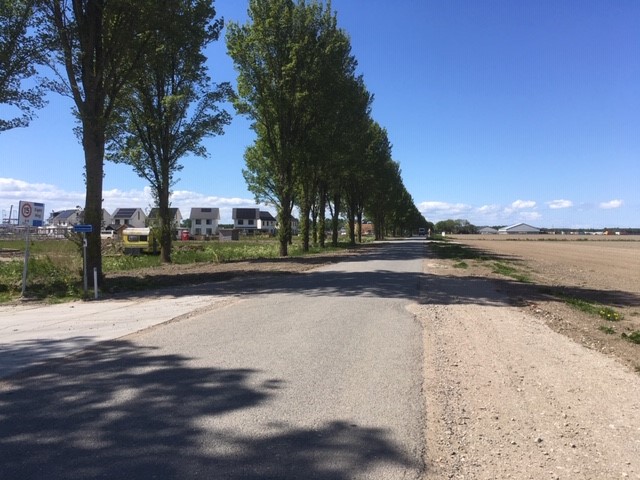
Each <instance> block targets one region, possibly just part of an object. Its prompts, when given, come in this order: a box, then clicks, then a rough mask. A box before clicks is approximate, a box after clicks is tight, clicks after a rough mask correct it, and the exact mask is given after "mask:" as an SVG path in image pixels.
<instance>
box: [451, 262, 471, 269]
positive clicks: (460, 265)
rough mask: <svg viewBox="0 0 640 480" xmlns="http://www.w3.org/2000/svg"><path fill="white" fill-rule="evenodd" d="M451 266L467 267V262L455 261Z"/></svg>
mask: <svg viewBox="0 0 640 480" xmlns="http://www.w3.org/2000/svg"><path fill="white" fill-rule="evenodd" d="M453 268H469V264H468V263H467V262H465V261H461V262H456V263H454V264H453Z"/></svg>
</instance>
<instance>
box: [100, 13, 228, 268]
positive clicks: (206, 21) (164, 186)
mask: <svg viewBox="0 0 640 480" xmlns="http://www.w3.org/2000/svg"><path fill="white" fill-rule="evenodd" d="M156 8H157V9H158V10H157V12H156V13H155V14H154V15H151V17H150V18H149V20H148V21H149V30H150V33H149V35H148V37H147V48H146V49H145V53H144V56H143V61H142V62H141V65H140V68H138V69H137V70H136V73H135V77H134V78H133V80H132V81H131V82H130V85H128V87H127V89H126V90H125V93H126V95H125V98H124V99H123V101H122V102H121V107H122V108H120V109H119V110H118V113H119V114H120V115H119V118H118V125H117V131H116V133H115V136H114V140H113V141H112V142H110V144H109V152H108V156H107V157H108V158H109V159H110V160H113V161H115V162H119V163H126V164H129V165H131V166H132V167H133V169H134V171H135V172H136V173H137V174H138V175H139V176H140V177H142V178H144V179H146V180H147V181H148V182H149V184H150V185H151V189H152V191H153V194H154V198H155V201H156V206H157V207H158V212H159V220H160V225H159V226H158V227H159V228H158V230H159V233H160V235H159V237H160V238H159V240H160V248H161V250H160V251H161V255H162V260H163V262H170V261H171V245H172V236H173V235H172V234H173V232H172V218H171V214H170V195H171V188H172V187H173V185H174V183H175V181H176V180H175V174H176V173H177V172H179V171H180V170H182V168H183V166H182V164H181V163H180V160H181V159H182V158H183V157H184V156H185V155H187V154H193V155H198V156H206V154H207V152H206V150H205V148H204V146H202V144H201V141H202V139H203V138H204V137H206V136H210V135H215V134H222V133H223V132H222V127H223V126H224V125H226V124H228V123H229V122H230V121H231V117H230V115H229V114H228V113H227V112H226V111H224V110H221V109H219V107H218V103H219V102H220V101H222V100H225V99H226V98H228V97H229V96H230V92H231V88H230V86H229V84H227V83H223V84H221V85H212V84H211V81H210V78H209V76H208V72H207V68H206V66H205V62H206V57H205V55H204V53H203V50H204V49H205V48H206V46H207V45H208V44H209V43H211V42H213V41H215V40H217V39H218V37H219V35H220V30H221V29H222V26H223V22H222V20H221V19H218V20H215V15H216V11H215V9H214V6H213V2H211V1H209V0H163V1H159V2H157V4H156Z"/></svg>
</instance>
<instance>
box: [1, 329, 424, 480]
mask: <svg viewBox="0 0 640 480" xmlns="http://www.w3.org/2000/svg"><path fill="white" fill-rule="evenodd" d="M190 361H191V359H189V358H187V357H184V356H180V355H174V354H160V353H158V352H157V351H155V349H153V348H147V347H140V346H138V345H135V344H133V343H131V342H128V341H112V342H105V343H102V344H100V345H98V346H95V347H93V348H91V349H90V350H89V351H86V352H84V353H82V354H79V355H76V356H72V357H69V358H66V359H60V360H54V361H52V362H51V363H49V364H48V365H47V366H46V368H44V367H35V368H31V369H28V370H25V371H22V372H20V373H19V374H18V375H14V376H12V377H9V378H5V379H4V380H3V381H0V432H2V435H1V436H0V478H7V479H9V478H20V479H39V478H43V479H44V478H46V479H69V478H83V479H84V478H126V479H150V478H156V479H173V478H176V479H177V478H180V479H183V478H196V477H197V478H207V479H209V478H225V479H259V478H260V479H263V478H318V479H335V480H343V479H344V480H346V479H349V478H353V477H354V474H355V473H356V472H364V471H367V470H368V469H369V468H370V467H372V466H374V465H376V464H377V463H379V462H384V463H388V464H390V465H400V466H410V465H411V461H410V460H409V459H407V458H406V456H405V455H404V454H403V453H402V452H401V451H400V450H399V449H398V448H397V447H396V446H395V445H393V444H392V442H391V441H390V440H389V439H388V435H387V433H386V432H384V431H382V430H380V429H376V428H359V427H357V426H355V425H349V424H347V423H344V422H342V421H340V420H337V419H336V420H335V421H333V422H330V423H328V424H325V425H319V426H318V427H317V428H313V429H300V428H295V427H288V426H286V425H283V426H280V427H273V426H272V427H271V428H270V427H269V426H268V425H265V431H271V432H274V433H270V434H263V435H259V436H258V437H252V436H248V435H247V436H243V435H242V433H241V430H242V429H241V428H240V431H236V430H234V431H229V430H228V429H224V428H217V423H216V422H217V420H216V419H218V418H221V417H223V416H225V415H229V414H231V413H232V412H238V411H243V410H250V409H252V408H256V407H259V406H261V405H264V404H266V403H267V402H271V401H274V400H275V398H276V396H277V394H278V391H279V390H280V389H282V388H286V386H285V385H284V384H283V382H282V380H280V379H277V378H267V379H265V375H264V373H263V372H258V371H256V370H251V369H219V368H203V367H195V366H193V365H192V364H191V363H190ZM243 418H244V419H245V421H249V422H258V421H265V422H266V421H267V420H268V419H261V418H260V417H258V418H257V419H256V418H254V417H252V416H250V415H245V416H244V417H243Z"/></svg>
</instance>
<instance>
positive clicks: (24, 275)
mask: <svg viewBox="0 0 640 480" xmlns="http://www.w3.org/2000/svg"><path fill="white" fill-rule="evenodd" d="M12 206H13V205H12ZM26 229H27V234H26V239H27V243H26V245H25V247H24V266H23V267H22V294H21V295H22V296H23V297H24V293H25V292H26V290H27V268H28V267H29V232H30V230H31V227H30V226H29V224H28V223H27V225H26Z"/></svg>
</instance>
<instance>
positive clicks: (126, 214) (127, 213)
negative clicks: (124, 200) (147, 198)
mask: <svg viewBox="0 0 640 480" xmlns="http://www.w3.org/2000/svg"><path fill="white" fill-rule="evenodd" d="M138 210H140V209H139V208H118V209H117V210H116V211H115V212H113V218H114V219H115V218H131V217H133V214H134V213H136V212H137V211H138Z"/></svg>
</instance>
